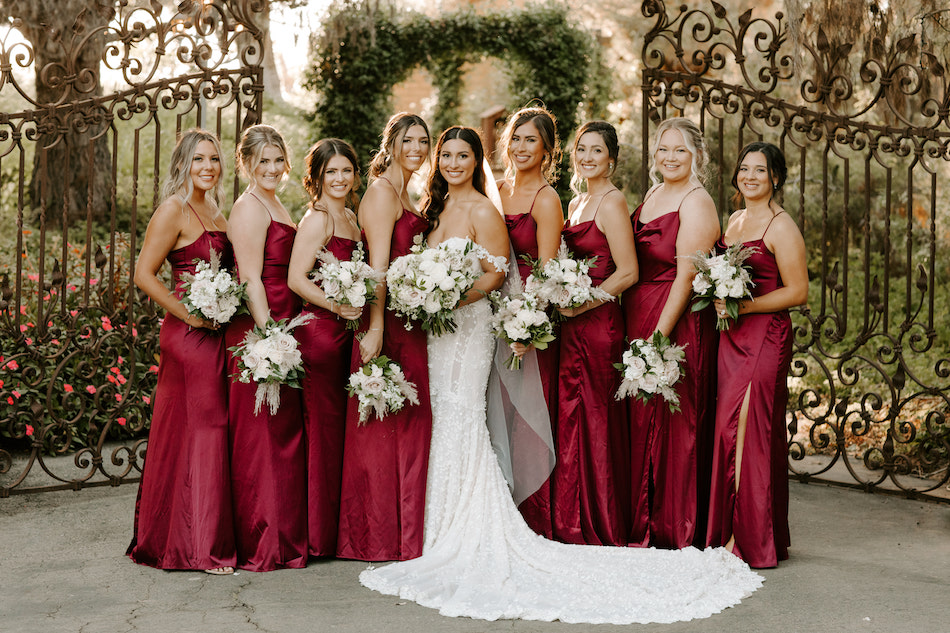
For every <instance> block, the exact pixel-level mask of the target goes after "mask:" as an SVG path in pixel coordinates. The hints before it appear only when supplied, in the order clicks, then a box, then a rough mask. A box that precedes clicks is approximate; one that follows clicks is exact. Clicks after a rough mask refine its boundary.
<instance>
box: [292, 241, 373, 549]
mask: <svg viewBox="0 0 950 633" xmlns="http://www.w3.org/2000/svg"><path fill="white" fill-rule="evenodd" d="M357 244H358V242H355V241H353V240H350V239H346V238H342V237H337V236H336V235H333V236H331V237H330V239H329V240H328V241H327V244H326V247H325V248H326V250H327V251H328V252H330V253H332V254H333V256H334V257H336V258H337V259H338V260H340V261H347V260H349V259H350V258H351V257H352V256H353V251H354V250H356V247H357ZM303 312H304V313H306V314H310V315H312V316H313V319H312V320H311V321H309V322H308V323H305V324H303V325H301V326H299V327H298V328H297V329H296V330H294V335H295V336H296V337H297V340H298V341H299V343H300V354H301V356H302V357H303V364H304V377H303V380H302V382H301V385H300V386H301V395H302V396H303V416H304V417H303V421H304V437H305V438H306V447H307V448H306V451H307V534H308V541H309V546H310V555H311V556H336V535H337V527H338V524H339V521H340V487H341V485H342V483H341V482H342V476H343V431H344V428H345V426H346V385H347V382H348V380H349V375H350V374H349V367H350V353H351V352H352V350H353V330H349V329H347V327H346V324H347V323H348V321H346V320H345V319H342V318H340V317H338V316H337V315H335V314H333V313H332V312H330V311H329V310H327V309H325V308H322V307H320V306H317V305H313V304H310V303H305V304H304V307H303Z"/></svg>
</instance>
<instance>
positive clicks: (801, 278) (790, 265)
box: [739, 213, 808, 315]
mask: <svg viewBox="0 0 950 633" xmlns="http://www.w3.org/2000/svg"><path fill="white" fill-rule="evenodd" d="M765 245H766V246H767V247H768V249H769V250H770V251H772V253H774V255H775V262H776V263H777V264H778V272H779V275H780V276H781V278H782V287H781V288H776V289H775V290H773V291H772V292H770V293H768V294H764V295H762V296H760V297H756V298H755V301H750V300H748V299H746V300H744V301H742V302H741V303H740V304H739V314H740V315H742V314H753V313H759V312H778V311H779V310H787V309H788V308H792V307H795V306H800V305H803V304H804V303H805V302H806V301H808V265H807V259H806V257H807V256H806V252H805V240H804V238H803V237H802V232H801V231H799V230H798V225H797V224H795V221H794V220H793V219H792V216H790V215H789V214H787V213H783V214H782V215H781V216H779V217H777V218H775V221H774V222H773V223H772V227H771V229H770V230H769V232H768V235H767V237H766V240H765Z"/></svg>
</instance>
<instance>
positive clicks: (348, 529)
mask: <svg viewBox="0 0 950 633" xmlns="http://www.w3.org/2000/svg"><path fill="white" fill-rule="evenodd" d="M425 229H426V221H425V220H424V219H422V218H420V217H419V216H417V215H415V214H413V213H410V212H409V211H408V210H403V212H402V215H401V216H400V217H399V219H398V220H397V221H396V224H395V226H394V227H393V237H392V245H391V247H390V255H389V257H390V261H392V260H393V259H395V258H396V257H399V256H402V255H405V254H407V253H408V252H409V249H410V248H411V247H412V238H413V237H414V236H416V235H419V234H420V233H422V232H423V231H424V230H425ZM383 327H384V330H383V335H384V336H383V349H382V351H381V352H380V354H381V355H384V356H387V357H388V358H390V359H391V360H394V361H396V362H397V363H399V365H400V366H401V367H402V370H403V373H404V374H405V376H406V378H407V379H408V380H410V381H411V382H413V383H415V385H416V389H417V391H418V393H419V404H418V405H409V404H407V406H406V407H404V408H403V409H402V410H401V411H399V412H397V413H392V414H389V415H387V416H386V417H384V418H383V419H382V420H378V419H375V418H370V419H369V420H367V421H366V423H365V424H364V425H362V426H361V425H360V424H359V412H358V410H357V405H358V402H357V399H356V398H355V397H351V398H349V399H348V402H347V412H346V435H345V441H344V448H343V489H342V492H341V496H340V531H339V537H338V542H337V556H339V557H341V558H353V559H357V560H366V561H383V560H408V559H410V558H417V557H419V556H421V555H422V543H423V538H424V527H425V524H424V520H425V500H426V477H427V475H428V466H429V441H430V439H431V437H432V410H431V407H430V406H429V366H428V353H427V352H426V333H425V331H424V330H423V329H422V328H421V327H420V326H419V324H418V323H416V324H415V325H414V326H413V328H412V329H411V330H407V329H406V328H405V321H404V320H403V319H401V318H399V317H397V316H396V315H395V313H393V312H391V311H389V310H386V311H385V313H384V321H383ZM360 364H361V359H360V352H359V343H358V342H354V345H353V356H352V364H351V367H350V369H351V370H352V371H356V370H357V369H359V367H360Z"/></svg>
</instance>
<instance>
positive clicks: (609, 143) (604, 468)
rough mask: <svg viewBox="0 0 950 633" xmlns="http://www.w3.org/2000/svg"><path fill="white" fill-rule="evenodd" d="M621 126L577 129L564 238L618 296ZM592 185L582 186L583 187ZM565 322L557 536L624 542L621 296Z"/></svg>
mask: <svg viewBox="0 0 950 633" xmlns="http://www.w3.org/2000/svg"><path fill="white" fill-rule="evenodd" d="M618 153H619V143H618V141H617V132H616V130H615V129H614V127H613V126H612V125H610V124H609V123H606V122H604V121H591V122H589V123H585V124H584V126H583V127H581V129H580V130H578V132H577V136H576V138H575V140H574V148H573V151H572V153H571V162H572V163H573V167H574V176H573V178H572V179H571V188H572V189H573V190H574V191H575V193H577V197H575V198H574V199H573V200H571V203H570V205H569V207H568V215H569V225H568V226H567V227H566V228H565V229H564V240H565V241H566V242H567V247H568V248H569V249H570V251H571V252H572V253H573V255H574V257H575V258H578V259H586V258H589V257H596V258H597V260H596V262H595V265H594V266H593V267H592V268H591V270H590V276H591V279H592V280H593V282H594V285H597V286H600V288H601V289H603V290H605V291H606V292H608V293H609V294H611V295H613V296H615V297H616V296H617V295H619V294H620V293H622V292H623V291H624V290H626V289H627V288H629V287H630V286H631V285H632V284H634V283H636V281H637V276H638V269H637V257H636V250H635V247H634V243H633V228H632V227H631V225H630V211H629V209H628V208H627V202H626V199H625V198H624V196H623V194H622V193H621V192H620V190H619V189H617V187H615V186H614V184H613V183H612V182H611V180H610V178H611V176H612V175H613V173H614V170H615V168H616V166H617V156H618ZM581 182H584V183H586V190H585V191H583V192H581V190H580V186H579V185H580V183H581ZM561 314H562V315H564V316H565V317H568V318H567V320H565V321H564V323H563V324H562V325H561V353H560V362H559V381H558V425H557V465H556V466H555V468H554V473H553V475H552V477H553V479H554V491H555V499H554V534H555V537H556V538H558V539H559V540H562V541H564V542H567V543H588V544H591V545H624V544H625V543H626V542H627V530H628V529H629V520H628V517H627V504H626V503H625V499H626V498H627V495H628V494H629V480H628V470H629V468H630V466H629V455H628V442H629V435H628V433H627V418H626V416H627V409H626V406H625V403H624V402H618V401H617V400H615V398H614V394H615V393H616V391H617V388H618V387H619V386H620V373H619V372H618V371H617V370H616V369H614V367H613V363H615V362H619V360H620V357H621V355H622V354H623V348H624V324H623V311H622V309H621V307H620V305H619V304H618V303H617V302H616V301H612V302H604V301H601V300H594V301H589V302H587V303H586V304H584V305H582V306H580V307H578V308H573V309H570V310H561Z"/></svg>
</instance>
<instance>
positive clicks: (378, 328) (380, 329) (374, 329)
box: [369, 327, 383, 332]
mask: <svg viewBox="0 0 950 633" xmlns="http://www.w3.org/2000/svg"><path fill="white" fill-rule="evenodd" d="M369 331H370V332H382V331H383V328H381V327H371V328H370V329H369Z"/></svg>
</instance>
